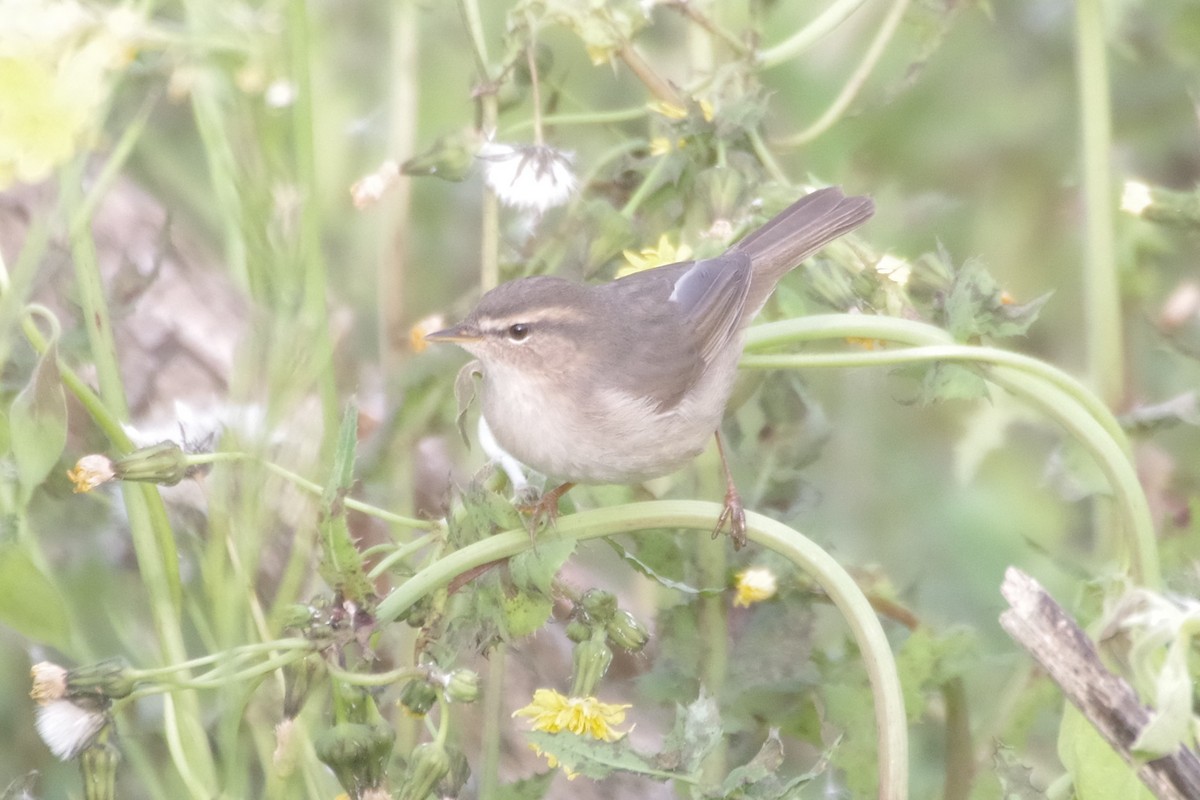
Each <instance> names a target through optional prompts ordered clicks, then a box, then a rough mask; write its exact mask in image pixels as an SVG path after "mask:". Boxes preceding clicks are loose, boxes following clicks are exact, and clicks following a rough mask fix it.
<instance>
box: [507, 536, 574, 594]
mask: <svg viewBox="0 0 1200 800" xmlns="http://www.w3.org/2000/svg"><path fill="white" fill-rule="evenodd" d="M575 544H576V540H575V539H559V540H555V541H541V542H538V543H537V546H536V547H534V548H532V549H530V550H526V551H525V552H523V553H518V554H517V555H515V556H513V557H512V558H510V559H509V561H508V572H509V575H511V576H512V581H513V583H514V584H515V585H516V586H517V587H518V588H520V589H528V590H533V591H537V592H541V593H542V594H545V595H549V594H550V592H551V589H552V588H553V586H554V578H555V577H556V576H557V575H558V571H559V570H560V569H562V566H563V564H565V563H566V561H567V559H568V558H570V557H571V554H572V553H574V552H575Z"/></svg>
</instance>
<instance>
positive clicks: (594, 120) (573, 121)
mask: <svg viewBox="0 0 1200 800" xmlns="http://www.w3.org/2000/svg"><path fill="white" fill-rule="evenodd" d="M649 113H650V109H648V108H647V107H646V106H644V105H640V106H634V107H633V108H618V109H615V110H613V111H575V112H570V113H562V114H547V115H545V116H544V117H542V120H541V122H542V125H544V126H545V127H547V128H553V127H563V126H566V125H611V124H613V123H616V122H632V121H633V120H635V119H641V118H643V117H645V116H646V115H647V114H649ZM536 124H537V121H536V120H534V119H522V120H518V121H516V122H514V123H512V124H511V125H509V126H507V127H505V128H504V129H503V131H502V134H503V135H504V136H510V135H512V134H514V133H520V132H521V131H526V130H529V129H530V128H532V127H534V125H536Z"/></svg>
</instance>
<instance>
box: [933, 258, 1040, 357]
mask: <svg viewBox="0 0 1200 800" xmlns="http://www.w3.org/2000/svg"><path fill="white" fill-rule="evenodd" d="M1049 299H1050V295H1049V294H1044V295H1042V296H1041V297H1038V298H1036V299H1034V300H1031V301H1030V302H1028V303H1024V304H1022V305H1017V304H1015V303H1013V302H1012V301H1011V300H1009V298H1008V296H1007V295H1006V294H1005V292H1004V291H1003V289H1001V288H1000V285H999V284H998V283H996V280H995V278H993V277H992V276H991V275H990V274H988V272H987V270H986V269H984V267H983V264H982V263H981V262H979V261H978V260H977V259H967V261H966V262H965V263H964V264H963V265H962V266H961V267H960V268H959V269H958V270H957V272H956V273H955V275H954V281H953V283H951V285H950V290H949V292H948V293H947V294H946V297H945V300H944V302H943V306H942V311H943V314H944V317H945V319H944V323H945V327H946V329H947V330H948V331H950V334H951V335H952V336H953V337H954V340H955V341H958V342H966V341H973V340H976V339H979V338H983V337H1006V336H1020V335H1022V334H1024V333H1025V332H1026V331H1028V330H1029V327H1030V326H1031V325H1033V323H1034V322H1035V321H1036V320H1037V317H1038V314H1039V313H1040V311H1041V309H1042V306H1044V305H1045V304H1046V301H1047V300H1049Z"/></svg>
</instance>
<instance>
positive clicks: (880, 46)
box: [775, 0, 910, 147]
mask: <svg viewBox="0 0 1200 800" xmlns="http://www.w3.org/2000/svg"><path fill="white" fill-rule="evenodd" d="M909 1H910V0H895V1H894V2H893V4H892V8H891V10H889V11H888V15H887V16H886V17H884V19H883V24H882V25H880V26H879V31H878V33H876V34H875V38H874V39H873V40H871V46H870V47H868V48H867V52H866V53H864V54H863V57H862V61H860V62H859V64H858V67H857V68H856V69H855V70H854V73H853V74H852V75H851V76H850V79H849V80H848V81H846V85H845V86H843V87H842V91H841V93H840V94H839V95H838V96H837V99H835V100H834V101H833V103H832V104H831V105H830V106H829V108H828V109H826V110H825V113H824V114H822V115H821V116H820V118H819V119H817V121H816V122H814V123H813V124H812V125H809V126H808V127H807V128H805V129H804V130H802V131H800V132H799V133H797V134H793V135H792V136H789V137H787V138H785V139H780V140H779V141H777V142H776V143H775V144H776V145H778V146H780V147H800V146H801V145H804V144H808V143H809V142H811V141H812V140H813V139H816V138H817V137H818V136H820V135H821V134H822V133H824V132H825V131H827V130H829V129H830V128H832V127H833V126H834V124H835V123H836V122H837V121H838V120H839V119H841V118H842V115H843V114H845V113H846V109H847V108H849V107H850V104H851V103H853V102H854V98H856V97H858V93H859V91H860V90H861V89H862V87H863V85H864V84H865V83H866V82H867V78H869V77H870V76H871V71H872V70H874V69H875V65H876V64H878V63H879V59H880V58H882V57H883V51H884V50H886V49H887V46H888V42H890V41H891V40H892V37H893V36H894V35H895V34H896V29H897V28H899V27H900V22H901V20H903V19H904V12H905V11H907V10H908V4H909Z"/></svg>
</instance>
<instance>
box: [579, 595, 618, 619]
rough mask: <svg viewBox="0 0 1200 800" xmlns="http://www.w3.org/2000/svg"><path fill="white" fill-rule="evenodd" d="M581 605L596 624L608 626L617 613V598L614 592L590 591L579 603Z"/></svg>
mask: <svg viewBox="0 0 1200 800" xmlns="http://www.w3.org/2000/svg"><path fill="white" fill-rule="evenodd" d="M579 605H580V607H581V608H583V610H584V611H586V612H587V615H588V616H589V617H591V619H592V620H593V621H595V622H598V623H600V624H602V625H607V624H608V621H609V620H610V619H612V618H613V614H615V613H617V598H616V596H615V595H614V594H613V593H612V592H606V591H604V590H603V589H588V590H587V591H586V592H585V593H584V595H583V597H582V598H581V599H580V601H579Z"/></svg>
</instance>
